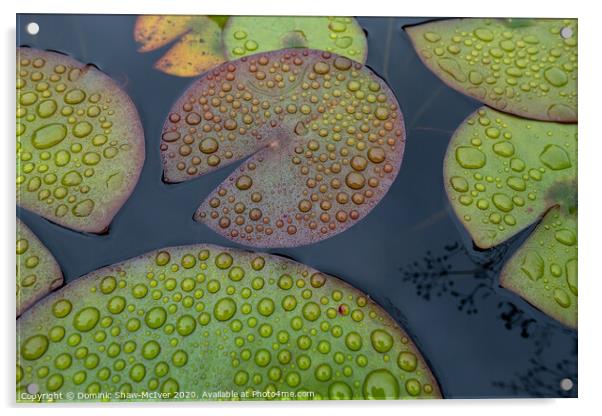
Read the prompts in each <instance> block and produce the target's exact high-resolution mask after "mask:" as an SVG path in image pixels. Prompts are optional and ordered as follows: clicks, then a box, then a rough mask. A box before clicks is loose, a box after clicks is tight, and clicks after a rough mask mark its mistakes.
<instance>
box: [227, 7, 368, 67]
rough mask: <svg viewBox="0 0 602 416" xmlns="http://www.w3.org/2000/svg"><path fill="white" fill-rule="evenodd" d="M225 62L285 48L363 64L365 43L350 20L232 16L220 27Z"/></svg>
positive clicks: (363, 35) (356, 26)
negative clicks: (330, 53)
mask: <svg viewBox="0 0 602 416" xmlns="http://www.w3.org/2000/svg"><path fill="white" fill-rule="evenodd" d="M223 37H224V51H225V53H226V55H227V56H228V59H230V60H232V59H237V58H240V57H242V56H246V55H252V54H256V53H260V52H269V51H275V50H279V49H289V48H311V49H319V50H324V51H328V52H332V53H336V54H338V55H341V56H346V57H347V58H350V59H353V60H355V61H358V62H361V63H364V62H366V57H367V55H368V43H367V41H366V35H365V34H364V31H363V30H362V28H361V26H360V25H359V24H358V23H357V21H356V20H355V19H354V18H352V17H312V16H232V17H231V18H230V19H229V20H228V22H227V23H226V26H225V27H224V34H223Z"/></svg>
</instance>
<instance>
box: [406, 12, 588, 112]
mask: <svg viewBox="0 0 602 416" xmlns="http://www.w3.org/2000/svg"><path fill="white" fill-rule="evenodd" d="M406 30H407V32H408V34H409V36H410V39H411V40H412V43H413V44H414V48H415V49H416V51H417V53H418V55H419V56H420V59H421V60H422V61H423V62H424V64H425V65H426V66H427V67H428V68H429V69H430V70H431V71H433V72H434V73H435V74H436V75H437V76H438V77H439V78H441V79H442V80H443V81H444V82H445V83H446V84H448V85H449V86H450V87H452V88H454V89H456V90H458V91H460V92H462V93H464V94H467V95H469V96H471V97H473V98H475V99H477V100H479V101H481V102H483V103H485V104H487V105H489V106H491V107H494V108H496V109H498V110H502V111H505V112H508V113H512V114H517V115H521V116H524V117H528V118H533V119H538V120H551V121H562V122H574V121H577V20H575V19H563V20H561V19H451V20H440V21H435V22H430V23H426V24H421V25H417V26H411V27H408V28H406Z"/></svg>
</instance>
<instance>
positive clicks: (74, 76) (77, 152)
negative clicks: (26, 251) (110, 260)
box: [16, 48, 144, 233]
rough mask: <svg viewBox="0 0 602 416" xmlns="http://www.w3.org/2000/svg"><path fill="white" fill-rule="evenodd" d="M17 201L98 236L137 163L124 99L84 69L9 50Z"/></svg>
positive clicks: (139, 136)
mask: <svg viewBox="0 0 602 416" xmlns="http://www.w3.org/2000/svg"><path fill="white" fill-rule="evenodd" d="M16 113H17V129H16V130H17V203H18V204H19V205H20V206H21V207H23V208H26V209H28V210H30V211H33V212H35V213H37V214H39V215H41V216H43V217H45V218H47V219H49V220H51V221H53V222H56V223H58V224H61V225H63V226H65V227H69V228H72V229H74V230H78V231H88V232H94V233H98V232H102V231H104V230H106V229H107V228H108V226H109V224H110V222H111V220H112V219H113V217H114V216H115V214H116V213H117V211H118V210H119V208H121V206H122V205H123V204H124V203H125V201H126V199H127V198H128V197H129V195H130V194H131V192H132V191H133V189H134V186H135V185H136V182H137V181H138V176H139V175H140V170H141V169H142V164H143V163H144V134H143V131H142V125H141V123H140V120H139V118H138V112H137V111H136V107H135V106H134V104H133V103H132V101H131V99H130V98H129V97H128V96H127V94H126V93H125V92H124V91H123V90H122V89H121V88H120V87H119V86H118V85H117V84H116V83H115V82H114V81H113V80H112V79H111V78H109V77H108V76H107V75H105V74H103V73H102V72H101V71H99V70H98V69H96V68H95V67H94V66H92V65H84V64H82V63H80V62H77V61H76V60H74V59H72V58H69V57H68V56H65V55H61V54H58V53H55V52H46V51H41V50H38V49H31V48H19V49H18V50H17V111H16Z"/></svg>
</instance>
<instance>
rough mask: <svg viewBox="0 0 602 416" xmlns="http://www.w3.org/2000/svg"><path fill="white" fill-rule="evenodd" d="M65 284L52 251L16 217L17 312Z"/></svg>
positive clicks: (19, 313) (18, 313)
mask: <svg viewBox="0 0 602 416" xmlns="http://www.w3.org/2000/svg"><path fill="white" fill-rule="evenodd" d="M62 284H63V275H62V273H61V269H60V268H59V265H58V264H57V262H56V260H54V257H52V254H50V252H49V251H48V249H47V248H46V247H45V246H44V244H42V242H41V241H40V240H39V239H38V238H37V237H36V236H35V234H34V233H33V232H32V231H31V230H30V229H29V228H28V227H27V226H26V225H25V224H23V223H22V222H21V220H19V219H18V218H17V316H19V315H21V314H22V313H23V311H25V310H26V309H27V308H29V307H30V306H31V305H33V304H34V303H35V302H36V301H37V300H39V299H41V298H43V297H44V296H45V295H46V294H47V293H49V292H51V291H53V290H54V289H56V288H58V287H60V286H61V285H62Z"/></svg>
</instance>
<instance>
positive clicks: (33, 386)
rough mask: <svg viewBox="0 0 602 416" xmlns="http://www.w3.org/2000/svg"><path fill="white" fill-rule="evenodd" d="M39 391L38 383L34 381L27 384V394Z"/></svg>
mask: <svg viewBox="0 0 602 416" xmlns="http://www.w3.org/2000/svg"><path fill="white" fill-rule="evenodd" d="M39 391H40V389H39V388H38V385H37V384H36V383H30V384H28V385H27V393H29V394H36V393H37V392H39Z"/></svg>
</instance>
